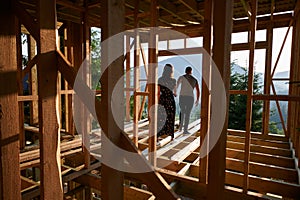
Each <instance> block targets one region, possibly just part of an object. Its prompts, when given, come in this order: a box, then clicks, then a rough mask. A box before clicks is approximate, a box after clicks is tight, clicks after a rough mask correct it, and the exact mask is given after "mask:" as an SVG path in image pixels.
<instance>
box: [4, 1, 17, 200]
mask: <svg viewBox="0 0 300 200" xmlns="http://www.w3.org/2000/svg"><path fill="white" fill-rule="evenodd" d="M12 8H13V5H12V2H11V1H1V2H0V26H1V27H2V28H1V29H0V57H1V59H0V66H1V68H0V91H1V92H0V93H1V95H0V199H9V200H14V199H17V200H20V199H21V179H20V170H19V165H18V163H19V120H18V117H19V112H18V102H17V95H18V87H17V82H18V79H17V59H16V55H17V52H16V49H17V44H16V34H17V30H16V19H15V16H14V15H13V12H12ZM18 37H20V35H19V36H18Z"/></svg>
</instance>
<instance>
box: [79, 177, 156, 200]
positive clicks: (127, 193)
mask: <svg viewBox="0 0 300 200" xmlns="http://www.w3.org/2000/svg"><path fill="white" fill-rule="evenodd" d="M74 181H75V182H77V183H80V184H82V185H85V186H88V187H90V188H94V189H96V190H101V185H102V181H103V180H101V177H100V176H97V175H95V174H84V175H82V176H80V177H78V178H76V179H75V180H74ZM123 192H124V199H125V200H126V199H127V200H130V199H137V200H146V199H149V198H150V197H151V196H152V194H151V193H150V192H148V191H145V190H142V189H138V188H135V187H131V186H125V187H124V191H123Z"/></svg>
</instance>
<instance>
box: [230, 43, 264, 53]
mask: <svg viewBox="0 0 300 200" xmlns="http://www.w3.org/2000/svg"><path fill="white" fill-rule="evenodd" d="M267 47H268V43H267V42H266V41H260V42H256V44H255V49H266V48H267ZM249 49H250V43H249V42H248V43H239V44H232V49H231V50H232V51H244V50H249Z"/></svg>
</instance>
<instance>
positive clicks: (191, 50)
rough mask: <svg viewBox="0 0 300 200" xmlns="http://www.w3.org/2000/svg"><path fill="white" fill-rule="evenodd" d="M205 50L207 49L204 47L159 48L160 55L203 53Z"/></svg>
mask: <svg viewBox="0 0 300 200" xmlns="http://www.w3.org/2000/svg"><path fill="white" fill-rule="evenodd" d="M203 52H205V51H204V49H203V48H202V47H194V48H184V49H170V50H159V51H158V56H178V55H190V54H201V53H203Z"/></svg>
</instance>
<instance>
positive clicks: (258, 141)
mask: <svg viewBox="0 0 300 200" xmlns="http://www.w3.org/2000/svg"><path fill="white" fill-rule="evenodd" d="M227 137H228V141H233V142H240V143H244V141H245V138H244V137H237V136H230V135H228V136H227ZM251 144H255V145H261V146H267V147H277V148H282V149H290V144H289V143H288V142H282V141H268V140H261V139H256V138H252V139H251Z"/></svg>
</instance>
